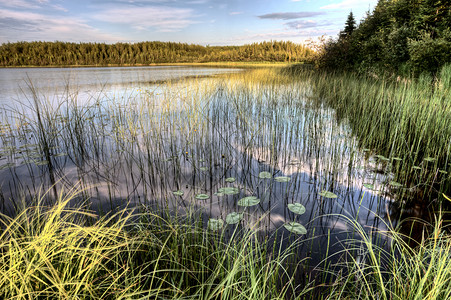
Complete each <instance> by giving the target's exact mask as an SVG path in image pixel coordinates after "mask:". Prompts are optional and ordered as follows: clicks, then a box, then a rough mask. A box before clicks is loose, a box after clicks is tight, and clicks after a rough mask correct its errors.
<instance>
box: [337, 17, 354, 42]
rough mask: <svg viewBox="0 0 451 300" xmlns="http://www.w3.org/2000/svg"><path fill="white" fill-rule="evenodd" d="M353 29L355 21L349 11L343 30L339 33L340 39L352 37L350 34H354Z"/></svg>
mask: <svg viewBox="0 0 451 300" xmlns="http://www.w3.org/2000/svg"><path fill="white" fill-rule="evenodd" d="M355 28H356V23H355V19H354V14H353V13H352V11H351V12H350V13H349V15H348V19H347V20H346V23H345V28H344V29H343V31H341V32H340V37H341V38H348V37H350V36H351V35H352V33H353V32H354V29H355Z"/></svg>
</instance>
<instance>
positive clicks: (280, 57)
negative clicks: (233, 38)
mask: <svg viewBox="0 0 451 300" xmlns="http://www.w3.org/2000/svg"><path fill="white" fill-rule="evenodd" d="M313 54H314V52H313V50H311V49H310V48H308V47H307V46H304V45H301V44H295V43H292V42H284V41H280V42H279V41H271V42H261V43H253V44H248V45H243V46H201V45H194V44H185V43H172V42H140V43H116V44H105V43H68V42H59V41H57V42H39V41H37V42H15V43H4V44H2V45H0V66H2V67H10V66H78V65H79V66H86V65H94V66H106V65H146V64H154V63H198V62H231V61H233V62H241V61H244V62H247V61H249V62H262V61H269V62H307V61H310V60H311V59H312V57H313Z"/></svg>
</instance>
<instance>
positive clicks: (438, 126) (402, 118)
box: [289, 65, 451, 202]
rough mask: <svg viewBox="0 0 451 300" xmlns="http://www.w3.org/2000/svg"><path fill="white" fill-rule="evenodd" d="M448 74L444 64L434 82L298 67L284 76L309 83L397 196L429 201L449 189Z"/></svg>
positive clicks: (450, 103) (450, 107)
mask: <svg viewBox="0 0 451 300" xmlns="http://www.w3.org/2000/svg"><path fill="white" fill-rule="evenodd" d="M450 70H451V67H450V66H449V65H446V66H444V67H443V68H442V71H441V72H440V76H439V77H437V78H435V79H434V78H431V77H428V76H426V75H423V76H421V77H420V78H419V79H399V80H393V79H384V78H373V77H368V76H362V75H357V74H351V73H347V74H340V73H337V74H334V73H320V72H315V71H312V70H306V69H303V68H291V69H290V70H289V72H291V73H292V74H294V75H295V76H296V77H298V78H300V79H301V80H306V81H308V82H309V83H310V84H311V86H312V88H313V89H314V92H313V95H314V97H316V98H317V99H318V102H320V103H326V104H327V105H328V106H330V107H332V108H333V109H335V111H336V112H337V113H336V117H337V119H338V120H339V121H345V122H347V123H348V124H349V125H350V127H351V130H352V132H353V134H355V135H356V136H357V137H358V140H359V145H360V148H361V149H371V151H370V152H369V153H371V154H373V155H374V154H377V155H376V156H379V157H380V158H382V159H381V160H383V161H385V162H384V164H385V166H386V171H387V172H390V173H392V174H393V175H394V177H393V181H394V182H395V184H394V186H393V185H392V188H393V191H395V192H396V193H397V194H399V193H401V194H403V195H401V197H400V198H403V197H404V198H407V199H410V200H412V201H420V199H426V201H429V202H430V201H433V200H434V199H437V198H438V197H437V195H438V193H439V192H445V193H447V191H449V189H450V187H451V185H450V183H451V169H450V168H451V165H450V161H451V152H450V147H451V126H449V120H450V119H451V99H450V93H449V91H450V85H449V83H450V72H451V71H450ZM397 183H399V184H400V186H401V187H402V188H401V189H396V188H397V187H398V185H397ZM389 185H390V184H389Z"/></svg>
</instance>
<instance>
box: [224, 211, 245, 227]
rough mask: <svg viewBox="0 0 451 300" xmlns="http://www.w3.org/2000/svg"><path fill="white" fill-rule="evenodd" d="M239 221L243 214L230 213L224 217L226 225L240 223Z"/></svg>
mask: <svg viewBox="0 0 451 300" xmlns="http://www.w3.org/2000/svg"><path fill="white" fill-rule="evenodd" d="M241 219H243V214H240V213H237V212H232V213H230V214H228V215H227V217H226V223H227V224H230V225H231V224H236V223H238V222H240V221H241Z"/></svg>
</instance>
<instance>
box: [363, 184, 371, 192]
mask: <svg viewBox="0 0 451 300" xmlns="http://www.w3.org/2000/svg"><path fill="white" fill-rule="evenodd" d="M363 186H364V187H366V188H367V189H369V190H374V184H371V183H364V184H363Z"/></svg>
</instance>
